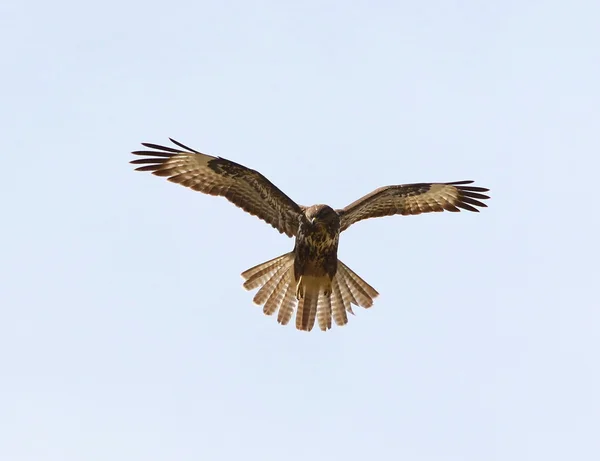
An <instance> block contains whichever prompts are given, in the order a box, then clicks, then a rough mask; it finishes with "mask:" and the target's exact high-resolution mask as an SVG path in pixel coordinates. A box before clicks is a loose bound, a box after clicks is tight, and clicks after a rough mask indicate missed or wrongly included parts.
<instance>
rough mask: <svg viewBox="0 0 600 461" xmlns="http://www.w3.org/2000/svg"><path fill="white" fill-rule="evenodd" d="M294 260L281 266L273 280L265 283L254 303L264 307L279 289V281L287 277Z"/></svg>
mask: <svg viewBox="0 0 600 461" xmlns="http://www.w3.org/2000/svg"><path fill="white" fill-rule="evenodd" d="M293 262H294V261H293V260H291V261H288V262H286V263H284V264H282V265H281V266H279V267H278V268H277V269H276V270H275V272H274V273H273V274H272V275H271V278H270V279H269V280H267V281H266V282H265V284H264V285H263V286H262V287H261V289H260V290H258V292H257V293H256V296H254V300H253V301H254V303H255V304H258V305H259V306H262V305H263V304H264V303H265V302H266V301H267V300H268V299H269V297H270V296H271V294H272V293H273V292H274V291H275V289H276V288H277V285H278V283H279V281H280V280H281V279H282V278H283V277H284V276H285V275H286V273H287V271H288V270H289V269H290V267H291V266H292V264H293Z"/></svg>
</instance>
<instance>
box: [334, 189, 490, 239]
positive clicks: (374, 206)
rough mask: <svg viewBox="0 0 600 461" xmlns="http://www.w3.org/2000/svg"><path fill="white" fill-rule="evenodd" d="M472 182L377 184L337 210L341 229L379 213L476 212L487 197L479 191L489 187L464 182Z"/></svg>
mask: <svg viewBox="0 0 600 461" xmlns="http://www.w3.org/2000/svg"><path fill="white" fill-rule="evenodd" d="M472 183H473V181H455V182H447V183H419V184H403V185H399V186H386V187H380V188H379V189H376V190H374V191H373V192H371V193H370V194H368V195H365V196H364V197H362V198H360V199H358V200H356V201H355V202H353V203H351V204H350V205H348V206H347V207H345V208H343V209H341V210H337V212H338V213H339V215H340V218H341V230H340V232H341V231H344V230H346V229H348V227H350V226H351V225H352V224H354V223H356V222H358V221H362V220H363V219H368V218H377V217H381V216H392V215H396V214H401V215H405V216H406V215H417V214H421V213H431V212H440V211H452V212H457V211H460V209H463V210H467V211H475V212H478V211H479V210H478V209H477V208H476V207H487V205H486V204H485V203H483V202H481V200H487V199H489V196H487V195H485V194H482V192H487V191H488V190H489V189H486V188H484V187H475V186H467V184H472Z"/></svg>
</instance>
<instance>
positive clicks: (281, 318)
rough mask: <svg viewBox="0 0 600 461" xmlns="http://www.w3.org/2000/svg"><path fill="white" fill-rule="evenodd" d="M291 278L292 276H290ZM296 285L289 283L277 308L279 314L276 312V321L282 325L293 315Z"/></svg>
mask: <svg viewBox="0 0 600 461" xmlns="http://www.w3.org/2000/svg"><path fill="white" fill-rule="evenodd" d="M292 279H293V276H292ZM295 294H296V287H295V284H294V283H290V284H289V285H288V287H287V289H286V290H285V295H284V296H283V301H281V306H280V308H279V314H277V321H278V322H279V323H280V324H282V325H287V324H288V323H289V322H290V319H291V318H292V315H294V306H295V305H296V296H295Z"/></svg>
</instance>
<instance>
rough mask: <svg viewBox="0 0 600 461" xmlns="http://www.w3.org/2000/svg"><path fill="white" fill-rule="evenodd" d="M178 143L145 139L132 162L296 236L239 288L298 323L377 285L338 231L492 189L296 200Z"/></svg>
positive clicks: (463, 202)
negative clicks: (334, 202)
mask: <svg viewBox="0 0 600 461" xmlns="http://www.w3.org/2000/svg"><path fill="white" fill-rule="evenodd" d="M171 142H172V143H173V144H175V145H176V146H177V148H173V147H165V146H160V145H157V144H151V143H142V145H143V146H144V147H147V148H149V149H152V150H142V151H135V152H132V153H133V154H134V155H140V156H143V157H144V158H141V159H138V160H133V161H131V163H133V164H135V165H141V166H139V167H137V168H136V170H138V171H151V172H152V173H153V174H155V175H157V176H165V177H166V178H167V179H168V180H169V181H172V182H174V183H178V184H181V185H182V186H186V187H189V188H191V189H193V190H196V191H199V192H204V193H205V194H210V195H220V196H223V197H225V198H227V199H228V200H229V201H230V202H232V203H234V204H235V205H237V206H238V207H240V208H242V209H243V210H244V211H247V212H248V213H250V214H252V215H254V216H256V217H258V218H260V219H262V220H264V221H266V222H267V223H269V224H270V225H271V226H273V227H274V228H275V229H277V230H278V231H279V232H280V233H283V234H286V235H287V236H288V237H295V238H296V242H295V245H294V249H293V250H292V251H291V252H289V253H286V254H283V255H281V256H279V257H277V258H274V259H271V260H270V261H267V262H264V263H262V264H259V265H257V266H254V267H252V268H250V269H248V270H247V271H245V272H243V273H242V277H243V278H244V279H245V282H244V288H246V289H247V290H253V289H256V288H259V290H258V292H257V293H256V296H255V297H254V302H255V303H256V304H258V305H259V306H264V308H263V312H264V313H265V314H267V315H273V314H275V313H276V312H278V314H277V321H278V322H279V323H281V324H282V325H286V324H287V323H288V322H289V321H290V319H291V318H292V315H293V313H294V308H295V307H296V305H297V312H296V328H298V329H299V330H304V331H310V330H311V329H312V328H313V326H314V324H315V318H316V320H317V322H318V324H319V328H320V329H321V330H323V331H325V330H328V329H330V328H331V325H332V317H333V321H334V322H335V323H336V324H337V325H339V326H342V325H345V324H346V323H348V317H347V314H346V312H349V313H351V314H353V312H352V304H354V305H357V306H362V307H365V308H369V307H371V306H372V305H373V298H375V297H376V296H377V295H378V293H377V291H376V290H375V289H374V288H373V287H372V286H371V285H369V284H368V283H367V282H365V281H364V280H363V279H362V278H360V277H359V276H358V275H357V274H356V273H355V272H354V271H352V270H351V269H350V268H349V267H348V266H346V265H345V264H344V263H343V262H342V261H340V260H339V259H338V258H337V249H338V242H339V238H340V233H341V232H343V231H345V230H346V229H348V227H350V226H351V225H352V224H354V223H356V222H358V221H361V220H363V219H367V218H376V217H379V216H390V215H395V214H401V215H417V214H421V213H429V212H433V211H444V210H446V211H460V209H463V210H468V211H479V210H478V209H477V208H476V207H485V206H486V205H485V203H483V202H481V200H485V199H488V198H489V197H488V196H487V195H484V194H483V193H482V192H487V191H488V190H489V189H485V188H483V187H474V186H470V185H469V184H472V183H473V181H455V182H447V183H418V184H404V185H398V186H386V187H380V188H379V189H376V190H374V191H373V192H371V193H370V194H368V195H365V196H364V197H362V198H360V199H358V200H357V201H355V202H353V203H351V204H350V205H348V206H347V207H345V208H342V209H337V210H334V209H333V208H331V207H329V206H327V205H313V206H310V207H306V206H302V205H298V204H297V203H296V202H294V201H293V200H292V199H291V198H289V197H288V196H287V195H285V194H284V193H283V192H282V191H281V190H279V189H278V188H277V187H276V186H275V185H274V184H273V183H271V182H270V181H269V180H268V179H267V178H265V177H264V176H263V175H262V174H260V173H259V172H258V171H255V170H251V169H250V168H247V167H245V166H243V165H240V164H239V163H235V162H232V161H231V160H227V159H224V158H221V157H213V156H210V155H206V154H203V153H201V152H198V151H196V150H194V149H190V148H189V147H187V146H185V145H183V144H181V143H180V142H177V141H175V140H174V139H171Z"/></svg>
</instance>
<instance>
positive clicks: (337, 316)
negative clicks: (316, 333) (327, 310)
mask: <svg viewBox="0 0 600 461" xmlns="http://www.w3.org/2000/svg"><path fill="white" fill-rule="evenodd" d="M331 288H332V290H331V294H332V296H331V298H332V299H331V310H332V313H333V320H334V321H335V324H336V325H338V326H340V327H341V326H344V325H346V324H347V323H348V316H347V315H346V310H347V309H348V308H349V306H350V300H349V299H348V298H347V297H346V301H344V296H343V295H342V292H341V290H340V283H339V277H338V276H337V275H336V276H335V277H334V278H333V281H332V282H331ZM346 306H348V307H346Z"/></svg>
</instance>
